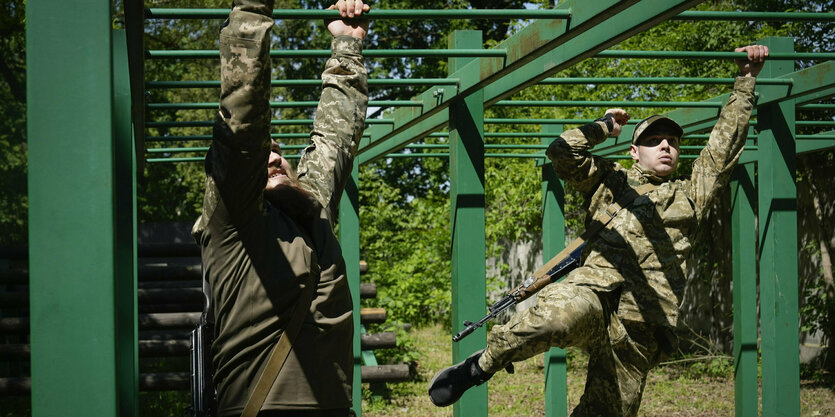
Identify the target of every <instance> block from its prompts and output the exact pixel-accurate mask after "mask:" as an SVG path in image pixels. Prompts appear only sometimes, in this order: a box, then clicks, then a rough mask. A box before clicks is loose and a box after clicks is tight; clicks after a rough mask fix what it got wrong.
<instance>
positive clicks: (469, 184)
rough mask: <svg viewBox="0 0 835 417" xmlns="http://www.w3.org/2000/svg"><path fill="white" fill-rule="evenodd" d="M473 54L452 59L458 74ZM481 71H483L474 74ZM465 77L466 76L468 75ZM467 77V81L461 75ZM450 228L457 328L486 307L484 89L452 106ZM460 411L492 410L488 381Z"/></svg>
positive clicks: (455, 37)
mask: <svg viewBox="0 0 835 417" xmlns="http://www.w3.org/2000/svg"><path fill="white" fill-rule="evenodd" d="M449 47H450V48H465V49H469V48H481V32H480V31H474V30H466V31H455V32H454V33H453V34H452V35H450V39H449ZM472 59H473V58H452V59H450V63H449V71H450V73H454V72H455V71H456V70H458V69H460V68H461V67H462V66H464V65H465V64H466V63H467V62H469V61H470V60H472ZM472 75H473V76H478V74H472ZM465 76H466V75H465ZM462 81H463V80H462ZM449 170H450V173H449V182H450V193H449V198H450V212H451V221H450V229H451V231H452V331H453V333H457V332H458V331H460V330H461V329H462V322H463V321H464V320H467V319H469V320H472V319H473V318H478V317H481V316H483V315H484V313H485V311H486V304H485V301H486V293H487V285H486V275H487V270H486V266H485V264H486V261H485V254H486V244H485V236H484V222H485V215H484V94H483V91H482V90H478V91H477V92H475V93H473V94H471V95H469V96H467V97H466V98H464V100H461V101H459V102H457V103H455V104H453V105H452V106H450V110H449ZM485 343H486V333H485V331H484V329H483V328H481V329H478V330H476V331H475V332H474V333H473V334H471V335H470V336H468V337H467V338H465V339H464V340H462V341H460V342H457V343H453V344H452V361H453V363H457V362H460V361H462V360H464V359H465V358H466V357H467V356H469V355H470V354H472V353H473V352H475V351H476V350H479V349H481V348H483V347H484V345H485ZM453 413H454V415H455V416H467V417H477V416H486V415H487V384H484V385H481V386H478V387H473V388H471V389H470V390H468V391H467V392H466V393H465V394H464V396H463V397H461V400H459V401H458V402H457V403H455V405H454V406H453Z"/></svg>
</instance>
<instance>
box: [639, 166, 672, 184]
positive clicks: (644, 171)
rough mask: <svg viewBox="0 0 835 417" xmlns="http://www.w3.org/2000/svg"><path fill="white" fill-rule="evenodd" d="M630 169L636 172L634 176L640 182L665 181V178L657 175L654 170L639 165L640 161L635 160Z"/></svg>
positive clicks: (657, 182)
mask: <svg viewBox="0 0 835 417" xmlns="http://www.w3.org/2000/svg"><path fill="white" fill-rule="evenodd" d="M632 169H633V170H634V171H635V172H636V173H637V174H638V175H636V177H637V178H639V179H640V183H641V184H645V183H648V182H649V183H653V184H656V185H658V184H662V183H664V182H666V181H667V178H664V177H660V176H658V174H656V173H655V171H653V170H651V169H649V168H647V167H645V166H643V165H641V163H640V162H635V163H634V164H633V165H632Z"/></svg>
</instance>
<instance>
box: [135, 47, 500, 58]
mask: <svg viewBox="0 0 835 417" xmlns="http://www.w3.org/2000/svg"><path fill="white" fill-rule="evenodd" d="M362 55H363V56H365V57H366V58H392V57H394V58H401V57H441V58H452V57H500V58H503V57H505V56H507V51H505V50H503V49H461V50H452V49H367V50H365V51H363V52H362ZM219 56H220V52H218V50H217V49H212V50H156V49H152V50H150V51H147V52H146V54H145V57H146V58H148V59H217V58H218V57H219ZM330 56H331V50H330V49H285V50H271V51H270V57H272V58H329V57H330Z"/></svg>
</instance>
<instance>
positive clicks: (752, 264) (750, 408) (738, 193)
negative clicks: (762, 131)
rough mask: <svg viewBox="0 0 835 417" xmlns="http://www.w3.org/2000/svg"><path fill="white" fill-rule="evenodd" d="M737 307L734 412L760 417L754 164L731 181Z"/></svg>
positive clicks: (743, 167) (740, 168)
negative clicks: (758, 416)
mask: <svg viewBox="0 0 835 417" xmlns="http://www.w3.org/2000/svg"><path fill="white" fill-rule="evenodd" d="M730 188H731V207H732V216H733V217H732V221H731V224H732V228H733V229H732V232H731V233H732V236H733V242H732V245H733V271H734V277H733V305H734V345H733V348H734V350H733V355H734V412H735V416H736V417H747V416H755V415H758V407H759V391H758V389H757V387H758V385H759V381H758V376H757V360H758V345H757V258H756V241H757V230H756V218H755V217H754V205H755V204H756V201H757V190H756V187H755V185H754V164H747V165H738V166H737V167H736V169H735V170H734V174H733V177H732V180H731V185H730Z"/></svg>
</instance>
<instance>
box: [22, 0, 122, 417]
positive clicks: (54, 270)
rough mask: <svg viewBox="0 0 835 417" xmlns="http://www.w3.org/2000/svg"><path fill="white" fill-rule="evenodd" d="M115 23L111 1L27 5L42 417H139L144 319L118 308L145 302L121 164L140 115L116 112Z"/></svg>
mask: <svg viewBox="0 0 835 417" xmlns="http://www.w3.org/2000/svg"><path fill="white" fill-rule="evenodd" d="M111 16H112V15H111V2H109V1H101V0H80V1H73V2H66V1H35V2H27V4H26V18H27V22H26V52H27V54H26V68H27V74H26V75H27V76H26V87H27V108H28V112H27V132H28V133H27V136H28V145H29V148H28V157H29V161H28V162H29V165H28V167H29V183H28V186H29V242H30V243H29V268H30V276H29V282H30V295H29V296H30V323H31V329H30V335H31V345H32V350H31V377H32V391H31V395H32V416H34V417H43V416H91V415H95V416H115V415H135V414H136V396H137V394H136V384H137V379H138V375H137V374H136V362H135V361H136V359H135V358H136V356H135V349H136V344H135V342H134V345H133V346H128V344H130V343H131V340H135V337H136V336H135V333H134V334H131V332H133V331H134V330H133V329H131V326H135V320H136V319H135V316H133V317H132V316H131V313H128V312H126V311H125V310H122V307H124V308H125V309H132V308H133V307H134V306H133V305H126V306H121V305H119V303H121V302H127V303H130V302H131V300H132V299H133V298H132V297H135V295H133V294H128V292H129V291H130V290H131V287H132V286H133V285H134V284H133V282H132V281H133V280H134V279H135V278H134V277H131V276H130V275H131V273H132V269H133V267H132V266H131V265H130V264H129V263H130V261H131V259H132V254H131V253H129V251H130V249H132V246H130V247H127V245H128V244H127V243H126V242H128V241H132V240H133V237H132V236H131V234H132V232H131V228H129V227H126V226H124V222H126V221H129V220H132V219H131V217H132V215H131V214H130V212H129V211H128V212H124V211H122V210H123V209H125V208H124V207H122V203H125V202H126V200H130V199H131V198H126V197H125V194H126V193H127V190H119V187H123V186H124V187H127V189H128V190H132V188H131V185H130V182H129V181H130V180H129V178H128V175H127V174H126V173H125V167H124V166H119V164H123V163H125V164H127V165H126V166H127V167H128V168H131V167H132V165H131V164H130V159H129V158H130V155H131V152H130V151H128V150H126V149H125V145H127V144H129V135H130V131H129V128H128V127H127V124H126V121H125V120H126V119H128V120H129V118H130V115H129V114H116V111H117V110H118V111H119V112H124V111H125V98H126V97H125V94H126V92H125V87H124V84H125V83H124V81H125V78H124V73H123V71H124V68H123V65H124V62H125V57H124V55H123V54H124V50H123V49H121V46H120V48H119V49H118V54H117V55H116V56H115V57H114V54H113V46H114V43H113V34H112V29H111ZM78 22H84V24H78ZM120 42H124V37H123V36H120ZM79 51H83V53H82V52H79ZM114 58H115V61H114ZM56 63H60V65H56ZM113 65H118V66H119V67H120V68H119V69H118V71H117V76H116V78H114V73H113V67H112V66H113ZM114 136H116V137H118V138H119V141H118V142H116V141H114ZM117 167H119V168H118V169H117ZM130 245H132V243H130ZM122 261H125V262H128V264H125V265H119V262H122ZM117 306H118V307H117ZM133 314H135V313H133Z"/></svg>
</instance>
